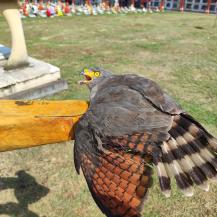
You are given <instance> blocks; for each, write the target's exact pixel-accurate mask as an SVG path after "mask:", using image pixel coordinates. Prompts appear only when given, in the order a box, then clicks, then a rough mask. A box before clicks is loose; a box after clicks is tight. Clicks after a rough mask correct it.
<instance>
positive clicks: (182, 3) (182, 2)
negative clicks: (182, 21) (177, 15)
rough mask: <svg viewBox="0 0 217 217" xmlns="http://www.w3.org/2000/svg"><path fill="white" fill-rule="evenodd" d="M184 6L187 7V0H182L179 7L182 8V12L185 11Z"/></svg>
mask: <svg viewBox="0 0 217 217" xmlns="http://www.w3.org/2000/svg"><path fill="white" fill-rule="evenodd" d="M184 8H185V0H180V7H179V10H180V11H181V12H183V11H184Z"/></svg>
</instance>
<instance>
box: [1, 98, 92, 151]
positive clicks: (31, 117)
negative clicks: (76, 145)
mask: <svg viewBox="0 0 217 217" xmlns="http://www.w3.org/2000/svg"><path fill="white" fill-rule="evenodd" d="M87 109H88V103H87V102H86V101H79V100H66V101H39V100H38V101H13V100H1V101H0V151H1V152H2V151H9V150H15V149H20V148H30V147H34V146H40V145H45V144H51V143H58V142H63V141H68V140H71V139H73V138H74V132H73V127H74V125H75V124H76V122H77V121H78V120H79V118H80V117H81V116H82V115H83V114H84V113H85V112H86V110H87Z"/></svg>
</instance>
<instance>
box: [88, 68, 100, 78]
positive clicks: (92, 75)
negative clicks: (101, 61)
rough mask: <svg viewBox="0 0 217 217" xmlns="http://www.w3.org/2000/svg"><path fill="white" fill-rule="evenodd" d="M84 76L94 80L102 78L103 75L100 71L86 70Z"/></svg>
mask: <svg viewBox="0 0 217 217" xmlns="http://www.w3.org/2000/svg"><path fill="white" fill-rule="evenodd" d="M84 74H85V75H87V76H89V77H91V78H93V77H100V75H101V73H100V72H99V71H93V70H89V69H84Z"/></svg>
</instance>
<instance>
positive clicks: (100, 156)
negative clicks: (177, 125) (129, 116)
mask: <svg viewBox="0 0 217 217" xmlns="http://www.w3.org/2000/svg"><path fill="white" fill-rule="evenodd" d="M133 137H135V135H132V137H131V136H127V137H125V138H124V140H123V138H119V141H116V140H115V138H108V139H107V140H106V141H103V142H102V143H100V142H99V141H98V139H97V138H96V137H95V134H94V133H93V130H92V129H91V127H90V125H89V124H88V121H87V119H86V118H85V117H84V118H82V120H81V121H80V122H79V124H78V125H77V127H76V134H75V146H74V161H75V166H76V170H77V172H78V173H79V169H80V167H81V169H82V171H83V174H84V176H85V179H86V181H87V184H88V187H89V190H90V192H91V194H92V197H93V198H94V200H95V202H96V204H97V205H98V206H99V208H100V209H101V210H102V212H103V213H104V214H105V215H106V216H108V217H123V216H124V217H139V216H141V214H140V211H141V209H142V206H143V201H144V199H145V196H146V193H147V191H148V188H149V187H150V186H151V183H152V179H151V172H152V171H151V167H150V165H149V164H148V163H149V162H151V155H148V154H147V155H146V156H145V155H144V156H141V155H140V154H137V153H133V152H131V151H130V148H128V150H126V149H121V148H120V147H121V146H122V145H123V144H122V142H125V143H131V144H133V141H134V140H135V138H133ZM144 144H145V143H144Z"/></svg>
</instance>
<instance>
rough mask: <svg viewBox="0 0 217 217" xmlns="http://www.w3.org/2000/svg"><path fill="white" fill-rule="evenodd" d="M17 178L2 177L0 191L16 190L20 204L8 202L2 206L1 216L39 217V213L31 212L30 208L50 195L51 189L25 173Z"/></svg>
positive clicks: (0, 205)
mask: <svg viewBox="0 0 217 217" xmlns="http://www.w3.org/2000/svg"><path fill="white" fill-rule="evenodd" d="M16 176H17V177H7V178H2V177H0V191H2V190H6V189H14V195H15V197H16V199H17V201H18V203H14V202H8V203H5V204H0V215H1V214H7V215H9V216H11V217H15V216H16V217H18V216H19V217H39V215H38V214H37V213H34V212H32V211H31V210H29V208H28V206H29V205H30V204H32V203H35V202H37V201H39V200H40V199H41V198H42V197H45V196H46V195H47V194H48V193H49V189H48V188H46V187H45V186H43V185H40V184H38V183H37V182H36V180H35V178H34V177H33V176H31V175H30V174H28V173H26V172H25V171H23V170H21V171H18V172H17V173H16Z"/></svg>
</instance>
